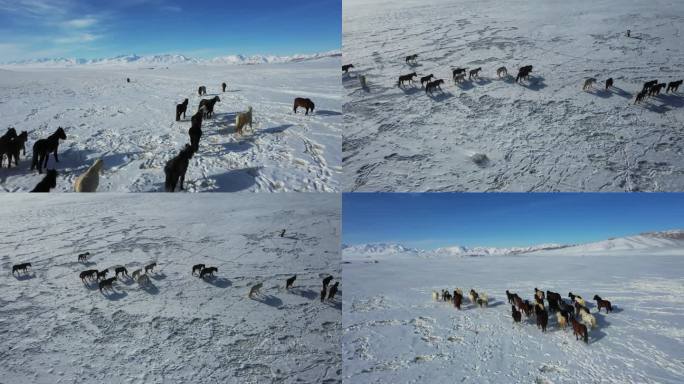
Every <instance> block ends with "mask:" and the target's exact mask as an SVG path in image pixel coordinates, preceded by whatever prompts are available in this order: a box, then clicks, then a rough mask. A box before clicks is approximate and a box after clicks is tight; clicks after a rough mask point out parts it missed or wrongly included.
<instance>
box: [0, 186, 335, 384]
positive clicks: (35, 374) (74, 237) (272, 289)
mask: <svg viewBox="0 0 684 384" xmlns="http://www.w3.org/2000/svg"><path fill="white" fill-rule="evenodd" d="M228 196H229V195H223V196H215V195H207V196H201V197H197V196H195V197H193V196H190V195H173V196H171V195H164V196H163V197H160V195H154V196H153V195H151V194H144V195H140V194H137V195H133V194H128V195H107V196H104V195H88V196H82V195H80V196H76V195H58V196H51V197H50V198H48V197H47V196H46V197H44V198H41V197H36V196H31V197H33V198H31V199H29V198H28V197H25V196H21V195H11V196H4V197H3V198H2V199H1V202H2V204H0V212H1V213H2V216H3V217H5V218H11V221H12V225H11V226H9V227H8V226H4V227H3V229H2V230H1V231H0V232H1V238H2V248H3V251H4V252H3V254H2V255H1V259H0V260H1V269H2V271H3V273H2V278H1V279H0V339H2V348H1V350H0V382H2V383H8V384H9V383H19V384H21V383H51V384H53V383H93V382H96V383H170V382H172V383H266V382H269V383H294V382H297V383H300V382H301V383H303V382H306V383H333V382H340V379H341V358H340V347H339V345H340V335H341V309H342V305H341V297H342V296H341V295H340V298H339V299H338V300H336V301H332V302H325V303H321V302H320V300H319V292H320V287H321V278H322V277H325V276H326V275H327V274H332V275H333V276H334V281H337V280H338V279H339V276H340V256H339V211H340V207H339V196H336V195H333V194H282V195H278V196H279V197H278V198H275V197H274V196H273V195H270V194H251V195H240V196H243V197H241V198H239V199H235V198H232V197H231V198H228ZM230 196H238V195H230ZM282 229H286V233H285V235H284V237H280V231H281V230H282ZM86 251H88V252H90V254H91V256H90V259H89V260H88V262H87V263H85V264H84V263H78V262H77V254H79V253H82V252H86ZM153 261H156V262H157V267H156V268H155V270H154V272H153V273H150V274H149V277H150V278H151V282H152V284H151V285H150V286H148V287H146V288H145V289H143V288H140V287H139V286H138V284H137V283H134V282H133V281H132V280H130V279H126V278H123V277H122V278H121V279H120V280H119V281H117V282H115V283H114V291H113V292H110V293H108V294H102V293H100V291H99V290H98V289H97V285H96V283H93V284H89V285H84V284H83V283H81V281H80V279H79V273H80V272H81V271H83V270H86V269H98V270H102V269H104V268H110V275H109V276H112V275H113V272H114V270H113V268H112V267H113V266H116V265H125V266H126V267H127V269H128V273H129V274H132V272H133V271H134V270H136V269H138V268H142V266H143V265H145V264H147V263H150V262H153ZM20 262H31V263H32V264H33V268H32V270H31V272H30V273H29V274H26V275H17V274H15V275H12V274H11V266H12V264H16V263H20ZM199 263H204V264H206V265H207V266H216V267H218V272H217V273H216V277H215V278H213V279H209V278H207V279H206V280H203V279H200V278H199V277H197V276H196V275H195V276H192V275H191V267H192V266H193V265H194V264H199ZM295 273H296V274H297V280H296V282H295V284H294V288H292V289H291V290H290V291H289V292H288V291H286V290H285V280H286V279H287V278H288V277H290V276H292V275H293V274H295ZM258 282H263V287H262V289H261V292H262V295H260V296H255V298H254V299H253V300H252V299H249V298H248V297H247V293H248V291H249V289H250V287H251V286H252V285H254V284H256V283H258Z"/></svg>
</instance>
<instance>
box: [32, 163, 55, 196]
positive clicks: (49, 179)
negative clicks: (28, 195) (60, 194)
mask: <svg viewBox="0 0 684 384" xmlns="http://www.w3.org/2000/svg"><path fill="white" fill-rule="evenodd" d="M56 186H57V170H56V169H48V170H47V173H46V174H45V177H43V180H41V181H40V182H39V183H38V184H37V185H36V186H35V187H34V188H33V189H32V190H31V192H50V190H51V189H52V188H55V187H56Z"/></svg>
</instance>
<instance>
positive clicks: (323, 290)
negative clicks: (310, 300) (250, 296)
mask: <svg viewBox="0 0 684 384" xmlns="http://www.w3.org/2000/svg"><path fill="white" fill-rule="evenodd" d="M250 292H251V291H250ZM327 292H328V291H327V290H326V289H325V287H323V289H321V303H322V302H323V300H325V294H326V293H327Z"/></svg>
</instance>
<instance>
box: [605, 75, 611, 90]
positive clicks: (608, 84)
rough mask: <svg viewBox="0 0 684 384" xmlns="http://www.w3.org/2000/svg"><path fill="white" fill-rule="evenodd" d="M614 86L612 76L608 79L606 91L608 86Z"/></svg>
mask: <svg viewBox="0 0 684 384" xmlns="http://www.w3.org/2000/svg"><path fill="white" fill-rule="evenodd" d="M612 86H613V78H612V77H611V78H610V79H608V80H606V91H607V90H608V88H610V87H612Z"/></svg>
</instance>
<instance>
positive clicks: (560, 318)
mask: <svg viewBox="0 0 684 384" xmlns="http://www.w3.org/2000/svg"><path fill="white" fill-rule="evenodd" d="M556 320H558V326H559V327H561V329H565V327H567V326H568V322H567V320H566V319H565V316H563V314H561V313H560V311H559V312H556Z"/></svg>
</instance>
